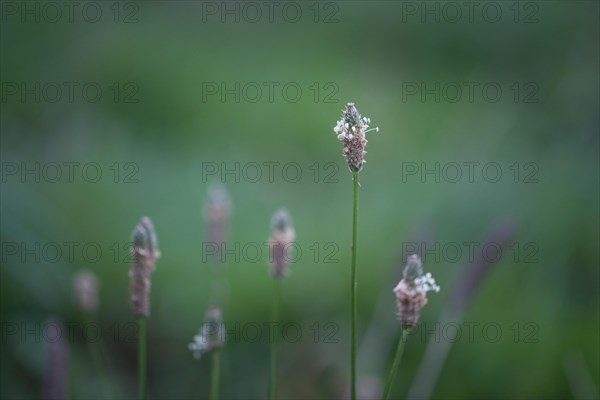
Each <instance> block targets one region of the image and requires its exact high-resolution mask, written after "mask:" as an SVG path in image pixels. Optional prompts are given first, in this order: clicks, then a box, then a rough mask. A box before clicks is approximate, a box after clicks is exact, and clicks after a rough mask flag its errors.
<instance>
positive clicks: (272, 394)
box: [269, 278, 281, 400]
mask: <svg viewBox="0 0 600 400" xmlns="http://www.w3.org/2000/svg"><path fill="white" fill-rule="evenodd" d="M280 296H281V282H279V279H278V278H274V284H273V308H272V314H271V323H272V324H274V326H277V324H278V323H279V302H280V300H279V299H280ZM270 339H271V371H270V379H269V399H271V400H275V399H276V398H277V334H276V333H275V334H274V336H273V337H272V338H270Z"/></svg>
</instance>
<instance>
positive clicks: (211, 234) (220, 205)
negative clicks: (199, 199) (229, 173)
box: [203, 185, 231, 246]
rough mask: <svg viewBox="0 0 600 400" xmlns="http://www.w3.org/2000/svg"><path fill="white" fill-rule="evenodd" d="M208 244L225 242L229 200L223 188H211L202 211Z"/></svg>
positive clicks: (229, 209) (229, 213) (229, 211)
mask: <svg viewBox="0 0 600 400" xmlns="http://www.w3.org/2000/svg"><path fill="white" fill-rule="evenodd" d="M203 214H204V219H205V221H206V225H207V231H208V238H209V242H210V243H214V244H217V245H219V246H220V245H221V244H222V243H223V242H224V241H225V236H226V235H225V234H226V230H227V222H228V221H229V216H230V215H231V199H230V197H229V194H228V193H227V190H225V187H223V186H220V185H219V186H211V187H210V188H209V190H208V197H207V199H206V203H205V204H204V209H203Z"/></svg>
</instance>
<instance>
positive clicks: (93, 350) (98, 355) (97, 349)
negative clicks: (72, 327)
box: [83, 313, 114, 399]
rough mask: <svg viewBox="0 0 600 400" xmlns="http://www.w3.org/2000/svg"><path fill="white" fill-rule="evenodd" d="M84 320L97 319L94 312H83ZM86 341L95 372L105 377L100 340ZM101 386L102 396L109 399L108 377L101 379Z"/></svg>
mask: <svg viewBox="0 0 600 400" xmlns="http://www.w3.org/2000/svg"><path fill="white" fill-rule="evenodd" d="M83 318H84V321H85V324H86V325H91V324H93V323H95V320H96V319H97V318H96V317H95V314H94V313H84V316H83ZM86 342H87V346H88V350H89V352H90V355H91V357H92V363H93V364H94V367H95V369H96V371H95V372H96V374H97V375H98V376H102V377H107V373H106V369H105V364H107V362H106V359H105V358H104V357H105V355H106V354H105V352H104V351H103V349H102V347H103V346H102V342H101V341H100V340H99V341H96V342H92V341H90V340H86ZM102 388H103V391H104V398H106V399H111V398H113V397H114V396H113V395H112V390H111V388H110V384H109V382H108V379H102Z"/></svg>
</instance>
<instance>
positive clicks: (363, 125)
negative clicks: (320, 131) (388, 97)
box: [333, 103, 379, 172]
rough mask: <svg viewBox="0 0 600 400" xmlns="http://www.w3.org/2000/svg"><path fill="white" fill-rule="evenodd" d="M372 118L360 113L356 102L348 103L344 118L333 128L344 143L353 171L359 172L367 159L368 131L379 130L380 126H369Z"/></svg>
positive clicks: (343, 114)
mask: <svg viewBox="0 0 600 400" xmlns="http://www.w3.org/2000/svg"><path fill="white" fill-rule="evenodd" d="M370 123H371V120H370V119H369V118H366V117H363V116H361V115H360V113H359V112H358V110H357V109H356V107H355V106H354V103H348V104H347V105H346V109H345V110H342V119H340V120H339V121H338V122H337V125H336V126H335V127H334V128H333V131H334V132H335V133H336V135H337V137H338V139H339V140H340V142H342V144H343V145H344V153H343V155H344V157H345V158H346V162H347V163H348V166H349V167H350V170H351V171H352V172H359V171H360V170H361V169H362V167H363V165H364V164H365V163H366V161H365V154H366V153H367V152H366V151H365V147H367V138H366V133H367V132H370V131H375V132H379V128H371V129H368V128H369V124H370Z"/></svg>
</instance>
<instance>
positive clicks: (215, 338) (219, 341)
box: [188, 306, 225, 359]
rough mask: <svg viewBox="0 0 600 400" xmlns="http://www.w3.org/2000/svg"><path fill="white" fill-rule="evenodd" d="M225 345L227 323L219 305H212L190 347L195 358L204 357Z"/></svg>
mask: <svg viewBox="0 0 600 400" xmlns="http://www.w3.org/2000/svg"><path fill="white" fill-rule="evenodd" d="M224 345H225V324H224V323H223V317H222V316H221V310H219V308H218V307H215V306H211V307H210V308H209V309H208V311H207V312H206V316H205V317H204V323H203V324H202V326H201V327H200V330H199V331H198V334H197V335H195V336H194V339H193V341H192V342H191V343H190V344H188V349H189V350H190V351H191V352H192V355H193V356H194V358H196V359H198V358H200V357H202V355H203V354H204V353H208V352H210V351H214V350H218V349H221V348H222V347H223V346H224Z"/></svg>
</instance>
